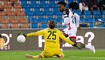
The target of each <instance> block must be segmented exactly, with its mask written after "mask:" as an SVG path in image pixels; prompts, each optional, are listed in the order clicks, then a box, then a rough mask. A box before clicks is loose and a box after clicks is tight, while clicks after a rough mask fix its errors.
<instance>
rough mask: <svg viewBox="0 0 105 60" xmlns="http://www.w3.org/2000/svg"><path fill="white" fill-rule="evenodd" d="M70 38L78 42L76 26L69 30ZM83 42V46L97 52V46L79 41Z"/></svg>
mask: <svg viewBox="0 0 105 60" xmlns="http://www.w3.org/2000/svg"><path fill="white" fill-rule="evenodd" d="M68 33H69V38H70V40H71V41H73V42H74V43H77V42H76V33H77V29H76V28H73V29H71V30H70V31H69V32H68ZM79 43H80V44H81V46H82V47H83V48H87V49H90V50H91V51H93V53H95V47H94V46H92V45H87V44H83V43H81V42H79Z"/></svg>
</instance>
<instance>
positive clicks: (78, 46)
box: [73, 43, 83, 49]
mask: <svg viewBox="0 0 105 60" xmlns="http://www.w3.org/2000/svg"><path fill="white" fill-rule="evenodd" d="M73 46H75V47H77V48H79V49H82V48H83V45H82V44H81V43H75V44H74V45H73Z"/></svg>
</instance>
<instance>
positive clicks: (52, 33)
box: [23, 20, 82, 58]
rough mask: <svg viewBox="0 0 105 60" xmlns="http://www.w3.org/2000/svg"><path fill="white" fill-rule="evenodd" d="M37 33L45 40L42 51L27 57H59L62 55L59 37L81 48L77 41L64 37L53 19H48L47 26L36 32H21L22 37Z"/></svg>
mask: <svg viewBox="0 0 105 60" xmlns="http://www.w3.org/2000/svg"><path fill="white" fill-rule="evenodd" d="M37 35H43V36H44V40H45V45H44V51H42V53H41V54H40V55H36V56H33V55H30V54H27V55H26V57H27V58H49V57H53V56H57V57H59V58H63V57H64V53H63V52H62V51H61V49H60V42H59V38H61V39H62V40H64V41H65V42H68V43H69V44H71V45H72V46H75V47H77V48H80V49H81V48H82V45H81V44H79V43H74V42H72V41H71V40H69V39H68V38H66V37H65V36H64V35H63V33H62V32H61V31H60V30H58V29H56V28H55V22H54V21H52V20H51V21H48V28H46V29H43V30H40V31H37V32H32V33H28V34H23V36H24V37H30V36H37Z"/></svg>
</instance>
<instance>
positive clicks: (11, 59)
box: [0, 50, 105, 60]
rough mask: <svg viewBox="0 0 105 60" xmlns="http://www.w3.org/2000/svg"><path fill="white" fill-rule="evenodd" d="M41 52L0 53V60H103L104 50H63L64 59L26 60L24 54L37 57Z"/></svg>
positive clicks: (27, 59) (104, 58)
mask: <svg viewBox="0 0 105 60" xmlns="http://www.w3.org/2000/svg"><path fill="white" fill-rule="evenodd" d="M40 53H41V51H0V60H105V50H96V54H93V53H92V52H91V51H90V50H64V54H65V57H64V58H62V59H61V58H57V57H52V58H40V59H38V58H37V59H33V58H26V57H25V54H32V55H38V54H40Z"/></svg>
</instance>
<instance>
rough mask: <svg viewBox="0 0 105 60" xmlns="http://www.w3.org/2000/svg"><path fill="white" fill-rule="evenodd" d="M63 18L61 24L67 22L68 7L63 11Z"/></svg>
mask: <svg viewBox="0 0 105 60" xmlns="http://www.w3.org/2000/svg"><path fill="white" fill-rule="evenodd" d="M63 19H64V21H63V23H62V25H67V24H68V23H69V10H68V9H65V10H64V11H63Z"/></svg>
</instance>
